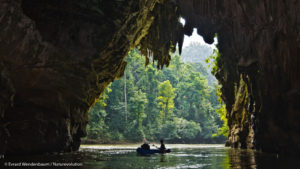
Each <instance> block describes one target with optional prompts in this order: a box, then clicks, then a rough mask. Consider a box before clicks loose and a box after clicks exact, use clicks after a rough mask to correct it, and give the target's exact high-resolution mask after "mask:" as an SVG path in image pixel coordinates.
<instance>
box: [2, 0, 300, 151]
mask: <svg viewBox="0 0 300 169" xmlns="http://www.w3.org/2000/svg"><path fill="white" fill-rule="evenodd" d="M0 4H1V5H0V23H1V24H0V28H1V32H0V44H1V45H0V91H1V97H0V121H1V123H0V144H1V145H2V146H1V147H0V152H1V154H35V153H45V152H68V151H75V150H77V149H78V148H79V146H80V139H81V137H84V136H85V135H86V131H85V127H86V125H87V123H88V110H89V109H90V107H91V106H92V105H93V104H94V103H95V101H96V100H97V99H98V98H99V97H100V95H101V93H102V92H103V91H104V89H105V88H106V86H107V85H108V84H109V83H110V82H112V81H114V80H115V79H116V78H118V77H121V76H122V75H123V72H124V69H125V66H126V62H125V60H124V58H125V57H126V55H127V53H128V52H129V51H130V49H133V48H135V47H137V46H140V49H141V53H142V54H143V55H145V59H146V62H148V61H149V57H150V56H148V54H149V51H151V52H152V53H153V59H154V60H155V61H157V64H158V68H163V67H164V66H168V64H169V62H170V54H169V53H170V51H173V52H174V51H175V46H176V44H178V45H179V48H180V50H181V47H182V44H183V37H184V35H191V34H192V31H193V28H197V30H198V34H199V35H201V36H203V38H204V40H205V42H207V43H213V38H214V35H215V34H216V33H217V34H218V42H219V46H218V48H219V51H220V53H221V56H220V59H219V60H218V67H219V70H218V72H217V73H216V75H215V76H216V78H217V79H218V81H219V83H220V84H222V89H221V91H222V99H223V101H224V102H225V104H226V109H227V118H228V126H229V136H228V141H227V145H228V146H232V147H237V148H254V149H258V150H262V151H265V152H276V153H287V154H294V153H299V151H300V123H299V119H300V106H299V102H300V78H299V77H300V76H299V74H300V66H299V65H300V58H299V53H300V52H299V51H300V49H299V47H300V46H299V44H300V43H299V41H300V34H299V26H300V24H299V23H300V14H299V12H297V9H299V8H300V5H299V1H296V0H291V1H284V0H277V1H273V0H261V1H251V0H240V1H234V0H171V1H169V0H128V1H124V0H118V1H109V0H88V1H74V0H64V1H60V0H43V1H40V0H17V1H11V0H1V3H0ZM180 17H183V18H184V19H185V20H186V23H185V25H184V26H183V25H182V24H181V23H180V22H179V18H180Z"/></svg>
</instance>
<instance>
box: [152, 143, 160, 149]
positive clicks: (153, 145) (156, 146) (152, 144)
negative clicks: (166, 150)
mask: <svg viewBox="0 0 300 169" xmlns="http://www.w3.org/2000/svg"><path fill="white" fill-rule="evenodd" d="M152 146H154V147H156V148H157V149H160V148H159V147H157V146H156V145H154V144H152Z"/></svg>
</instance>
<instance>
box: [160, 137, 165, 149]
mask: <svg viewBox="0 0 300 169" xmlns="http://www.w3.org/2000/svg"><path fill="white" fill-rule="evenodd" d="M159 149H160V150H162V151H164V150H166V146H165V144H164V140H163V139H161V140H160V148H159Z"/></svg>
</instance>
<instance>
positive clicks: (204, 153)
mask: <svg viewBox="0 0 300 169" xmlns="http://www.w3.org/2000/svg"><path fill="white" fill-rule="evenodd" d="M137 146H138V145H126V146H124V145H114V146H107V145H106V146H99V145H89V146H81V148H80V151H78V152H73V153H64V154H48V155H42V156H24V157H16V156H14V157H13V156H5V158H4V159H1V163H0V165H1V166H0V168H2V167H3V166H4V164H6V165H7V163H8V162H10V163H11V164H18V163H20V162H27V163H31V164H37V163H40V164H48V167H46V168H53V166H55V165H65V166H64V167H59V168H89V169H96V168H97V169H98V168H109V169H117V168H122V169H123V168H130V169H131V168H133V169H135V168H161V169H162V168H166V169H171V168H172V169H173V168H180V169H181V168H205V169H219V168H220V169H222V168H224V169H228V168H241V169H243V168H249V169H264V168H289V169H292V168H300V162H299V160H298V159H297V158H296V157H289V158H287V157H280V156H277V155H274V154H267V153H260V152H256V151H252V150H239V149H231V148H225V147H223V146H222V145H168V147H169V148H171V149H172V152H171V153H168V154H164V155H161V154H155V155H151V156H139V155H137V153H136V152H135V148H136V147H137ZM72 164H73V165H74V164H76V165H77V167H74V166H73V167H67V166H68V165H72Z"/></svg>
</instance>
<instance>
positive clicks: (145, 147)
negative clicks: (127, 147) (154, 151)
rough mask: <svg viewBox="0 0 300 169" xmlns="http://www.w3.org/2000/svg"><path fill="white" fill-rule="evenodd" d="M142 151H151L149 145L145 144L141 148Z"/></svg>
mask: <svg viewBox="0 0 300 169" xmlns="http://www.w3.org/2000/svg"><path fill="white" fill-rule="evenodd" d="M141 148H142V149H144V150H150V146H149V144H148V143H144V144H143V145H142V146H141Z"/></svg>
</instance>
